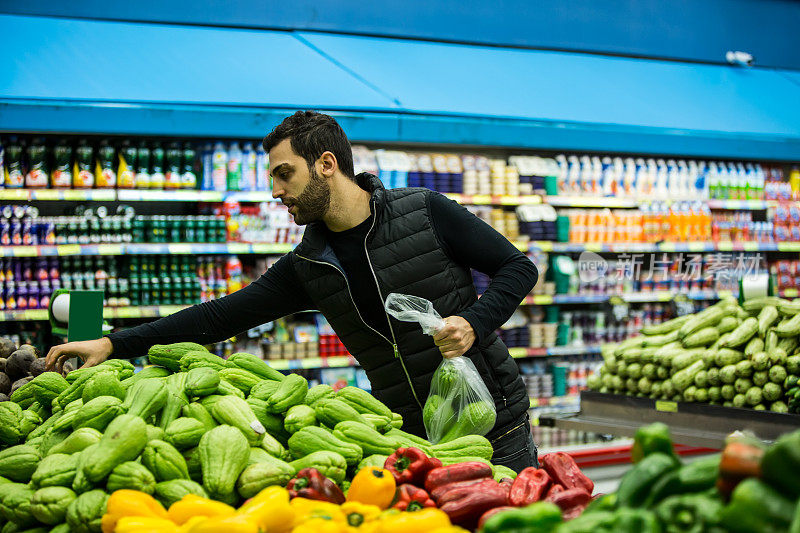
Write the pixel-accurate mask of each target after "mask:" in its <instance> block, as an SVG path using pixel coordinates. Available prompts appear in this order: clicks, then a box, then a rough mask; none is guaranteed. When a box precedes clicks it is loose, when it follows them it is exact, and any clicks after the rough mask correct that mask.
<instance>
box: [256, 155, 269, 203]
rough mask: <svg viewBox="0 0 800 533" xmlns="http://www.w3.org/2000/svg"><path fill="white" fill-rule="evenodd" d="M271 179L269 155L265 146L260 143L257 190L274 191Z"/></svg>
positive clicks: (257, 164) (257, 161)
mask: <svg viewBox="0 0 800 533" xmlns="http://www.w3.org/2000/svg"><path fill="white" fill-rule="evenodd" d="M270 183H271V182H270V179H269V155H268V154H267V152H265V151H264V147H263V146H261V143H259V145H258V147H257V148H256V190H257V191H261V192H267V193H271V192H272V186H271V185H270Z"/></svg>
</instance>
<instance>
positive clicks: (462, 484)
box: [430, 477, 492, 501]
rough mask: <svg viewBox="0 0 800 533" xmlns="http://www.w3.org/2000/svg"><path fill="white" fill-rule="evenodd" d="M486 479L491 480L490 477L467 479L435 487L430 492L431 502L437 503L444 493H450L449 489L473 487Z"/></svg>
mask: <svg viewBox="0 0 800 533" xmlns="http://www.w3.org/2000/svg"><path fill="white" fill-rule="evenodd" d="M487 479H492V478H490V477H483V478H480V479H468V480H466V481H456V482H455V483H448V484H447V485H442V486H441V487H436V488H435V489H433V492H431V493H430V494H431V498H433V501H439V498H441V497H442V496H443V495H444V494H445V493H446V492H448V491H450V490H451V489H455V488H458V487H469V486H470V485H475V484H476V483H480V482H481V481H486V480H487Z"/></svg>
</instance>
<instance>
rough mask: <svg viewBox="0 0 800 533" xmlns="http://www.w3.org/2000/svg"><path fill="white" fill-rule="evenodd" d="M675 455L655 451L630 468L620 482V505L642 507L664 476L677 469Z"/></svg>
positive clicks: (618, 498)
mask: <svg viewBox="0 0 800 533" xmlns="http://www.w3.org/2000/svg"><path fill="white" fill-rule="evenodd" d="M679 464H680V463H679V462H678V460H677V459H675V457H673V456H671V455H667V454H664V453H661V452H654V453H651V454H650V455H648V456H647V457H645V458H644V459H642V460H641V461H640V462H638V463H636V465H635V466H634V467H633V468H631V469H630V470H628V471H627V472H626V473H625V475H624V476H622V480H620V483H619V490H617V501H618V504H619V506H620V507H641V506H642V505H643V504H644V503H645V502H646V501H647V498H648V495H649V494H650V490H652V488H653V486H654V485H655V484H656V483H657V482H658V481H659V480H660V479H661V478H662V477H664V476H666V475H667V474H669V473H670V472H672V471H673V470H676V469H677V467H678V465H679Z"/></svg>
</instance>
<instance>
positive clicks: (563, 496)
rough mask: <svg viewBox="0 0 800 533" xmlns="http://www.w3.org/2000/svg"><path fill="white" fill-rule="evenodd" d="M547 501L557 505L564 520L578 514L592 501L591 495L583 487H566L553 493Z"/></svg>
mask: <svg viewBox="0 0 800 533" xmlns="http://www.w3.org/2000/svg"><path fill="white" fill-rule="evenodd" d="M548 501H550V502H552V503H554V504H556V505H558V507H559V508H560V509H561V513H562V516H563V517H564V520H570V519H572V518H575V517H576V516H578V515H580V514H581V513H582V512H583V510H584V509H586V506H587V505H589V503H590V502H591V501H592V495H591V494H589V493H588V492H586V491H585V490H583V489H567V490H565V491H562V492H559V493H558V494H555V495H554V496H553V497H552V498H551V499H549V500H548Z"/></svg>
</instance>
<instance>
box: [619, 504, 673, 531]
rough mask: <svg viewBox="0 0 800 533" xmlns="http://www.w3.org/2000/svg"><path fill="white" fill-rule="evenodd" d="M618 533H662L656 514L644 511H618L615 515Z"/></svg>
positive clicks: (624, 509)
mask: <svg viewBox="0 0 800 533" xmlns="http://www.w3.org/2000/svg"><path fill="white" fill-rule="evenodd" d="M613 531H614V532H616V533H661V524H659V522H658V518H657V517H656V514H655V513H654V512H652V511H646V510H644V509H627V508H622V509H617V511H616V512H615V513H614V527H613Z"/></svg>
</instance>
